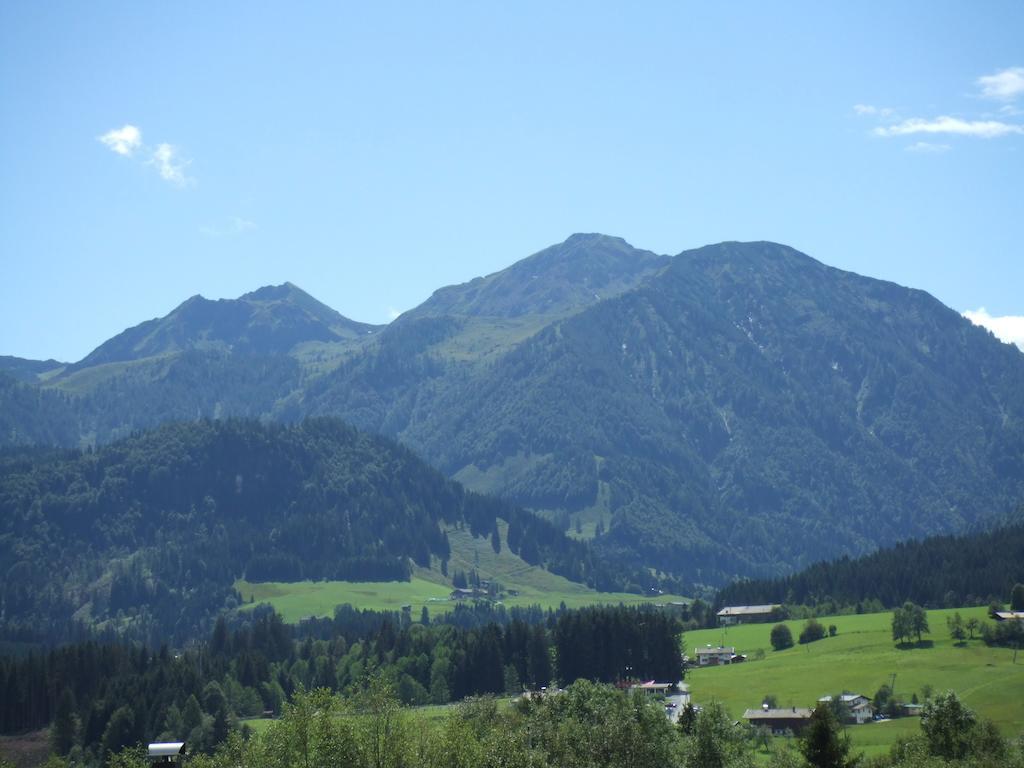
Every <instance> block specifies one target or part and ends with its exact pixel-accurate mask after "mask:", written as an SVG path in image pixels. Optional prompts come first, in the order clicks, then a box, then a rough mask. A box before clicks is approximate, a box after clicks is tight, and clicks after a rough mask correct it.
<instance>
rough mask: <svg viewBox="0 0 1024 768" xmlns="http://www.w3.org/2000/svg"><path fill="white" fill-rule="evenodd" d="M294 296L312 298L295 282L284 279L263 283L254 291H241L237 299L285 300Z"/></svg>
mask: <svg viewBox="0 0 1024 768" xmlns="http://www.w3.org/2000/svg"><path fill="white" fill-rule="evenodd" d="M296 296H299V297H308V298H310V299H312V298H313V297H312V296H310V295H309V294H308V293H306V292H305V291H304V290H302V289H301V288H299V286H297V285H295V283H291V282H288V281H285V282H283V283H281V284H280V285H264V286H263V287H262V288H257V289H256V290H255V291H250V292H249V293H243V294H242V295H241V296H239V297H238V299H239V301H286V300H288V299H291V298H295V297H296ZM314 301H315V299H314Z"/></svg>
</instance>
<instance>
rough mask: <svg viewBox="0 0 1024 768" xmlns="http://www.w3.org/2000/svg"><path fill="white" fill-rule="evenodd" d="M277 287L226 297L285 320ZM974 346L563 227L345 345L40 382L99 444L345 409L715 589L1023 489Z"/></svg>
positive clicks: (306, 345)
mask: <svg viewBox="0 0 1024 768" xmlns="http://www.w3.org/2000/svg"><path fill="white" fill-rule="evenodd" d="M534 276H537V278H536V279H535V278H534ZM596 284H600V285H603V286H605V288H604V289H603V290H604V293H605V294H607V295H604V296H601V295H600V294H599V298H597V299H594V297H593V293H587V291H590V290H591V289H592V288H593V287H594V285H596ZM297 290H299V289H296V288H295V287H294V286H291V284H288V283H286V284H284V285H282V286H268V287H264V288H261V289H257V290H256V291H253V292H251V293H249V294H246V295H245V296H243V297H242V298H243V299H245V302H246V306H247V307H249V308H250V309H251V308H252V307H253V306H257V305H262V303H264V302H268V303H270V304H275V302H278V303H279V302H281V301H282V300H286V301H291V303H290V304H289V306H290V307H294V306H295V299H294V298H293V299H288V297H289V296H292V295H293V292H294V291H297ZM302 295H303V296H308V294H302ZM282 297H284V298H282ZM203 301H205V300H203ZM314 302H315V304H314ZM307 304H308V306H307V307H306V308H305V309H303V308H299V309H298V310H296V311H300V312H301V314H302V316H303V317H312V316H313V315H315V314H316V311H317V308H318V307H323V306H324V305H322V304H320V303H319V302H317V301H316V300H315V299H313V298H312V297H308V302H307ZM327 309H328V311H330V312H333V310H329V308H327ZM311 313H312V314H311ZM339 317H340V316H339ZM202 327H205V326H202ZM316 327H317V328H322V327H324V318H323V317H321V321H319V323H318V325H317V326H316ZM194 338H199V337H198V336H194ZM203 338H204V339H206V338H208V337H203ZM218 338H221V339H223V338H225V334H221V336H220V337H218ZM291 340H293V339H290V341H291ZM994 341H995V340H994V337H992V335H991V334H990V333H988V332H987V331H985V330H983V329H981V328H978V327H976V326H973V325H972V324H971V323H970V322H968V321H967V320H966V319H964V318H963V317H961V316H960V315H959V313H957V312H955V311H953V310H951V309H949V308H948V307H945V306H944V305H942V304H941V302H939V301H938V300H936V299H934V298H933V297H931V296H929V295H928V294H927V293H925V292H923V291H919V290H917V289H913V288H906V287H903V286H899V285H896V284H895V283H890V282H887V281H880V280H875V279H873V278H867V277H862V276H860V275H857V274H855V273H852V272H847V271H843V270H839V269H835V268H833V267H829V266H827V265H826V264H824V263H822V262H820V261H818V260H816V259H814V258H812V257H810V256H808V255H806V254H803V253H801V252H799V251H797V250H795V249H793V248H790V247H788V246H785V245H781V244H778V243H771V242H768V241H757V242H750V243H743V242H737V241H732V242H725V243H719V244H713V245H707V246H703V247H701V248H695V249H690V250H687V251H683V252H681V253H679V254H677V255H676V256H671V257H669V256H658V255H656V254H653V253H651V252H648V251H640V250H638V249H634V248H633V247H632V246H630V245H629V244H628V243H626V242H625V241H624V240H622V239H621V238H611V237H607V236H603V235H596V234H578V235H574V236H572V237H570V238H569V239H567V240H566V241H565V242H563V243H561V244H558V245H555V246H551V247H550V248H547V249H544V250H542V251H539V252H538V253H536V254H534V255H532V256H530V257H527V258H526V259H524V260H522V261H520V262H517V263H516V264H513V265H512V266H511V267H508V268H506V269H504V270H500V271H499V272H495V273H492V274H491V275H488V276H487V277H484V278H478V279H476V280H474V281H470V282H469V283H464V284H462V285H458V286H448V287H447V288H443V289H440V290H438V291H436V292H435V293H434V295H433V296H432V297H431V298H430V299H428V300H427V301H426V302H424V304H423V305H421V306H420V307H418V308H416V309H414V310H410V311H409V312H407V313H405V314H404V315H402V316H401V317H400V318H398V319H397V320H395V321H394V322H392V323H391V324H389V325H388V326H385V327H382V328H381V327H374V330H373V332H371V333H363V334H362V335H361V336H357V337H355V338H353V339H351V340H348V341H344V342H335V341H332V342H315V341H306V342H302V343H299V344H298V345H297V346H295V345H293V346H291V347H287V345H285V344H280V345H278V346H277V347H273V348H266V347H265V348H264V349H269V350H270V351H271V352H272V354H269V355H263V356H259V355H256V356H254V355H253V354H251V353H250V352H248V351H247V350H246V349H245V348H244V347H242V348H232V349H226V348H225V347H223V346H220V347H218V346H217V345H216V344H213V345H209V346H208V347H204V348H198V349H193V350H192V352H190V353H189V354H187V355H186V354H179V355H178V356H177V357H174V358H173V359H169V360H168V361H162V359H161V358H153V359H152V361H151V362H149V363H146V364H145V365H143V366H142V368H140V369H139V370H138V371H135V372H131V371H128V370H127V369H125V370H123V371H122V370H121V369H119V368H117V367H116V366H114V367H113V368H112V369H111V372H108V373H105V374H104V375H103V376H99V375H98V368H96V369H95V370H96V371H97V375H96V376H93V375H92V373H90V371H93V370H94V369H91V368H86V369H83V370H80V371H78V372H75V373H74V374H73V375H72V376H71V377H70V378H64V379H62V380H60V381H57V382H47V383H46V384H45V385H44V388H43V389H42V390H40V391H41V392H42V393H47V392H61V391H63V392H67V393H69V394H72V395H73V397H71V399H70V400H69V401H68V402H69V403H70V405H69V407H70V409H71V411H73V412H77V413H79V416H78V417H77V418H78V420H79V423H80V425H81V424H87V425H90V426H89V428H90V429H91V430H92V432H91V433H90V434H93V435H95V437H94V438H93V439H94V440H96V439H99V440H101V441H102V440H103V439H108V438H107V437H105V436H107V435H109V436H117V435H121V434H126V433H127V432H128V431H130V430H132V429H138V428H145V427H147V426H152V425H154V424H156V423H159V421H160V419H163V418H168V417H170V418H183V417H184V418H194V417H195V416H201V417H216V416H227V415H244V416H250V417H260V418H270V419H278V420H284V421H293V420H297V419H300V418H303V417H305V416H309V415H334V416H341V417H342V418H344V419H346V420H347V421H349V422H350V423H352V424H354V425H356V426H357V427H359V428H362V429H367V430H370V431H374V432H379V433H382V434H384V435H387V436H389V437H391V438H394V439H398V440H399V441H401V442H403V443H404V444H406V445H409V446H410V447H412V448H413V449H414V450H416V451H417V452H419V453H420V454H421V455H423V456H427V457H430V461H431V463H432V464H433V465H434V466H436V467H439V468H441V469H442V470H443V471H444V472H445V473H447V474H449V475H450V476H453V477H455V478H457V479H459V480H460V481H462V482H464V483H466V484H468V485H469V486H470V487H472V488H474V489H476V490H479V491H485V492H488V493H495V494H498V495H501V496H504V497H505V498H507V499H509V500H511V501H513V502H515V503H517V504H521V505H523V506H525V507H529V508H532V509H536V510H538V511H540V512H542V513H543V514H545V515H547V516H548V517H549V518H550V519H552V520H556V521H558V522H559V524H560V525H564V526H567V527H569V526H575V527H577V528H579V530H580V531H581V535H584V536H592V535H595V534H597V533H598V532H601V533H602V534H603V535H601V536H600V537H599V539H598V542H599V544H600V546H602V547H605V548H607V551H608V552H613V553H617V554H623V553H626V554H631V555H632V556H633V557H635V558H637V560H638V561H642V562H644V563H646V564H647V565H651V566H653V567H656V568H659V569H663V570H666V571H669V572H673V573H677V574H685V575H686V577H687V578H691V579H695V580H698V581H700V580H705V581H707V582H708V583H718V582H721V581H724V580H727V579H728V578H730V577H731V576H733V575H736V574H742V575H765V576H771V575H778V574H781V573H784V572H786V571H787V570H789V569H792V568H795V567H800V566H801V565H803V564H806V563H807V562H809V561H810V560H811V559H813V558H815V557H816V556H818V557H820V556H823V555H842V554H851V555H856V554H862V553H863V552H866V551H870V550H871V549H872V548H874V547H877V546H879V545H881V544H883V543H885V542H887V541H892V540H893V539H900V538H906V537H914V536H923V535H929V534H936V533H946V532H952V531H955V530H959V529H961V528H963V527H964V526H967V525H970V524H971V523H973V522H974V521H976V520H977V519H978V518H980V517H984V516H988V515H998V514H1001V513H1003V512H1005V511H1006V509H1007V508H1008V507H1009V506H1011V505H1012V504H1013V503H1014V502H1015V501H1016V500H1019V498H1021V497H1022V496H1024V394H1022V393H1024V386H1021V383H1022V382H1024V356H1022V355H1021V353H1020V351H1019V350H1017V349H1016V348H1015V347H1012V346H1007V345H1004V344H1001V343H998V344H997V343H994ZM286 347H287V352H282V350H285V348H286ZM297 350H298V351H297ZM108 367H109V366H108ZM72 384H74V385H75V386H74V388H72V387H71V385H72ZM25 386H28V385H25ZM112 388H114V389H116V390H117V392H118V395H117V396H116V397H115V396H114V395H113V394H112V392H113V389H112ZM11 391H12V392H14V391H15V390H11ZM16 392H17V394H18V397H19V398H20V400H19V402H20V403H21V406H20V408H21V410H20V411H19V412H18V413H19V414H25V415H24V416H18V418H19V419H21V420H22V421H23V422H24V421H26V420H27V421H31V418H32V416H31V413H32V408H33V404H32V402H31V398H30V397H27V392H26V391H24V390H22V389H17V390H16ZM153 400H156V401H157V402H160V403H163V404H165V405H163V406H162V408H160V409H154V408H152V407H151V401H153ZM115 403H116V406H117V407H116V409H115V408H113V407H112V406H113V404H115ZM39 408H42V406H38V408H37V412H38V413H40V414H41V413H42V411H40V410H39ZM160 414H164V415H160ZM189 414H192V415H189ZM58 421H59V420H58ZM58 426H59V425H58ZM18 427H19V425H18V424H17V423H15V424H13V426H12V432H17V434H19V435H33V434H35V435H44V436H45V435H47V434H51V435H59V434H63V433H62V432H61V430H60V429H57V428H56V427H55V426H54V425H50V427H48V429H46V430H43V429H37V430H35V432H33V431H32V430H30V429H27V428H24V427H22V428H20V431H18ZM77 428H78V429H79V431H80V433H81V434H86V433H83V432H82V429H83V428H82V426H78V427H77Z"/></svg>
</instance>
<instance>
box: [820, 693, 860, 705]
mask: <svg viewBox="0 0 1024 768" xmlns="http://www.w3.org/2000/svg"><path fill="white" fill-rule="evenodd" d="M867 698H868V697H867V696H862V695H861V694H859V693H844V694H842V695H840V697H839V700H840V701H841V702H843V704H852V703H853V702H855V701H857V699H865V700H867ZM830 701H832V697H831V696H822V697H821V698H820V699H818V702H819V703H821V704H826V703H828V702H830Z"/></svg>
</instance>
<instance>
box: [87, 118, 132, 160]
mask: <svg viewBox="0 0 1024 768" xmlns="http://www.w3.org/2000/svg"><path fill="white" fill-rule="evenodd" d="M97 138H98V140H99V141H101V142H103V144H105V145H106V146H107V147H108V148H109V149H110V150H111V151H112V152H116V153H117V154H119V155H123V156H124V157H131V156H132V154H134V152H135V150H137V149H138V148H139V147H141V146H142V131H140V130H139V129H138V128H136V127H135V126H134V125H125V126H123V127H121V128H115V129H114V130H112V131H107V132H106V133H104V134H103V135H102V136H99V137H97Z"/></svg>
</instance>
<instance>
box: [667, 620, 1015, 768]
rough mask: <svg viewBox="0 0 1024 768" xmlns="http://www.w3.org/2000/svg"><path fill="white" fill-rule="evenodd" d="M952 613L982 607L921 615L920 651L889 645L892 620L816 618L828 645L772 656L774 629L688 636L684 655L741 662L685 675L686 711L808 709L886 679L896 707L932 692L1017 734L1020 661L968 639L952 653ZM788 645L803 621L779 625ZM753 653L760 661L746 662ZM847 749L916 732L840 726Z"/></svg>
mask: <svg viewBox="0 0 1024 768" xmlns="http://www.w3.org/2000/svg"><path fill="white" fill-rule="evenodd" d="M957 610H959V612H960V615H961V616H962V617H963V618H964V620H965V621H966V620H967V619H969V618H977V619H979V620H982V621H988V620H989V619H988V618H987V613H986V609H985V608H960V609H946V610H931V611H928V621H929V625H930V627H931V630H932V631H931V633H930V634H926V635H925V636H924V641H925V642H924V643H922V644H921V645H920V646H918V645H916V644H913V645H910V646H906V647H901V646H897V645H896V644H895V643H894V642H893V640H892V612H891V611H888V612H883V613H873V614H863V615H851V616H825V617H820V618H819V619H818V621H820V622H821V623H822V624H823V625H825V627H828V626H829V625H830V624H835V625H836V628H837V634H836V636H835V637H826V638H825V639H823V640H819V641H817V642H814V643H809V644H807V645H799V644H796V645H794V646H793V647H792V648H787V649H785V650H782V651H774V650H772V646H771V642H770V640H769V635H770V633H771V629H772V627H773V626H774V624H771V623H768V624H745V625H740V626H734V627H727V628H726V627H720V628H717V629H705V630H699V631H695V632H689V633H687V634H686V636H685V640H684V642H685V652H686V653H687V654H689V655H690V656H691V657H692V656H693V653H694V649H695V648H696V647H700V646H703V645H708V644H710V645H726V646H735V647H736V652H737V653H741V654H746V655H747V656H748V658H749V661H747V662H746V663H743V664H735V665H728V666H724V667H712V668H703V669H694V670H691V671H690V672H688V673H687V681H688V682H689V684H690V689H691V691H692V694H693V700H694V702H695V703H698V704H700V703H705V702H708V701H712V700H717V701H720V702H722V703H723V704H725V705H726V706H727V707H728V709H729V711H730V712H731V713H732V714H733V716H735V717H740V716H742V714H743V711H744V710H745V709H748V708H750V709H754V708H757V707H759V706H760V705H761V701H762V698H763V697H764V696H766V695H774V696H775V697H776V698H777V700H778V703H779V706H781V707H808V706H813V705H814V703H815V702H816V701H817V699H818V698H819V697H820V696H825V695H828V694H837V693H841V692H843V691H849V692H851V693H860V694H863V695H865V696H868V697H873V696H874V694H875V692H876V691H877V690H878V689H879V687H881V686H882V685H883V684H886V685H888V684H891V683H892V682H893V675H895V686H894V690H895V695H896V698H897V699H900V700H903V701H910V700H911V696H912V695H914V694H916V695H917V697H918V699H919V700H921V701H923V700H924V697H923V695H922V687H923V686H925V685H930V686H932V688H933V689H934V690H935V692H942V691H945V690H947V689H952V690H954V691H956V692H957V694H958V695H959V696H960V697H961V699H962V700H963V701H964V703H965V704H966V705H967V706H969V707H971V708H972V709H974V710H975V711H976V712H977V713H979V714H980V715H983V716H985V717H987V718H989V719H991V720H993V721H994V722H995V723H996V724H997V725H998V726H999V728H1000V730H1001V731H1002V732H1003V733H1004V734H1005V735H1006V736H1011V737H1016V736H1018V735H1020V734H1021V733H1024V699H1022V698H1021V696H1020V693H1021V691H1024V657H1022V658H1020V659H1018V661H1017V663H1016V664H1015V663H1014V651H1013V650H1012V649H1007V648H989V647H987V646H985V644H984V643H982V641H981V640H980V639H978V638H977V636H976V637H975V639H974V640H969V641H967V642H966V643H964V644H963V645H957V644H956V643H955V642H954V641H953V640H952V639H950V637H949V632H948V631H947V629H946V618H947V617H948V616H952V615H953V614H954V613H955V612H956V611H957ZM783 623H785V624H786V625H788V626H789V628H790V631H791V632H792V633H793V638H794V641H795V640H796V638H797V637H799V634H800V630H801V629H802V628H803V625H804V621H803V620H793V621H786V622H783ZM758 649H762V650H763V651H764V658H763V659H761V660H755V655H758V654H757V651H758ZM848 730H849V733H850V735H851V738H852V740H853V743H854V745H855V746H856V747H857V748H858V749H863V750H864V751H865V753H867V754H869V755H870V754H876V753H878V752H884V751H886V750H887V749H888V748H889V746H890V745H891V744H892V743H894V742H895V741H896V740H897V738H899V737H901V736H910V735H914V734H917V733H918V732H919V726H918V719H917V718H905V719H900V720H895V721H882V722H874V723H869V724H865V725H860V726H851V727H849V728H848Z"/></svg>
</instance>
